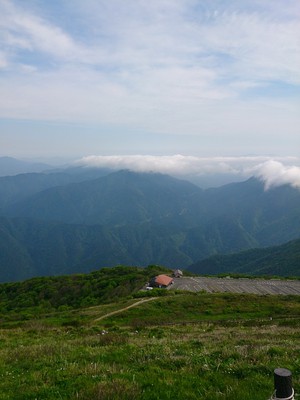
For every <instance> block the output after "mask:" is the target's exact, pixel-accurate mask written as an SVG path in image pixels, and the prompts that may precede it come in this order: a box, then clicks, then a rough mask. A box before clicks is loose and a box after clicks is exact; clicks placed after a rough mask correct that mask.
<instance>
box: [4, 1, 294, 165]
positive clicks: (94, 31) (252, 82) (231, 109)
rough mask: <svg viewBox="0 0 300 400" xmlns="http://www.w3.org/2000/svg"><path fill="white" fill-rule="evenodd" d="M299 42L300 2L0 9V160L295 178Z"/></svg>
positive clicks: (20, 4) (50, 4)
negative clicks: (268, 168)
mask: <svg viewBox="0 0 300 400" xmlns="http://www.w3.org/2000/svg"><path fill="white" fill-rule="evenodd" d="M299 38H300V3H299V0H285V1H282V0H272V1H270V0H243V1H240V0H222V1H221V0H151V1H149V0H147V1H146V0H109V1H108V0H84V1H82V0H72V1H71V0H51V1H48V0H26V1H24V0H0V156H13V157H19V158H20V157H23V158H38V157H39V158H45V159H46V158H47V159H51V158H54V157H56V158H61V159H63V158H65V159H81V158H82V159H83V160H84V162H87V161H88V162H95V158H92V157H98V163H102V164H103V162H104V161H107V163H111V160H112V157H119V159H120V157H121V158H122V159H123V161H124V160H125V161H126V160H127V162H129V163H130V162H131V161H132V157H136V159H137V158H139V159H143V160H144V161H143V163H146V162H148V161H149V160H152V161H153V160H156V163H157V162H158V161H157V160H159V164H160V165H164V166H165V167H166V166H167V165H168V164H166V162H167V159H168V160H173V162H175V160H177V161H176V162H177V164H176V165H177V167H176V168H178V167H179V168H180V166H182V162H181V161H178V160H182V159H184V160H185V162H187V163H189V166H190V168H195V162H193V160H194V158H196V159H198V160H200V161H199V162H198V163H196V164H197V166H198V167H197V168H202V167H203V166H204V164H205V168H208V166H209V165H211V164H214V163H216V162H217V164H214V165H219V166H220V165H222V162H223V161H224V160H225V161H226V160H227V161H228V160H231V161H229V164H230V168H231V167H232V165H233V164H234V168H235V165H236V163H238V162H242V163H243V166H244V167H243V168H244V169H245V168H248V167H249V165H248V164H249V160H251V162H250V164H251V166H250V167H251V168H255V165H262V162H267V163H269V164H268V165H271V164H270V162H271V163H273V164H272V165H273V167H274V168H275V169H276V167H275V164H274V163H280V165H281V166H282V167H283V168H293V167H295V168H296V167H300V101H299V100H300V90H299V88H300V39H299ZM130 157H131V158H130ZM92 160H93V161H92ZM103 160H104V161H103ZM130 160H131V161H130ZM201 160H202V161H201ZM203 160H204V161H205V160H206V161H207V162H206V163H204V161H203ZM245 160H246V162H244V161H245ZM256 161H257V163H256ZM154 164H155V163H154ZM225 164H226V163H225ZM139 165H140V164H139ZM151 165H153V163H152V164H151ZM223 165H224V163H223ZM226 165H227V164H226ZM201 166H202V167H201ZM277 166H278V165H277ZM250 167H249V168H250ZM203 168H204V167H203ZM154 169H155V168H154Z"/></svg>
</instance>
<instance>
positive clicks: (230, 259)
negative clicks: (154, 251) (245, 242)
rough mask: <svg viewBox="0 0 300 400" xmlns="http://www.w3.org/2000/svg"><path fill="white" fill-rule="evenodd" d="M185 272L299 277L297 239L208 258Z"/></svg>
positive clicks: (299, 255)
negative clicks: (277, 244)
mask: <svg viewBox="0 0 300 400" xmlns="http://www.w3.org/2000/svg"><path fill="white" fill-rule="evenodd" d="M187 269H188V270H189V271H192V272H195V273H198V274H220V273H243V274H248V275H272V274H273V275H278V276H300V239H299V240H293V241H291V242H288V243H286V244H283V245H281V246H273V247H268V248H263V249H253V250H247V251H242V252H239V253H236V254H228V255H216V256H212V257H209V258H208V259H205V260H202V261H199V262H197V263H194V264H192V265H191V266H190V267H188V268H187Z"/></svg>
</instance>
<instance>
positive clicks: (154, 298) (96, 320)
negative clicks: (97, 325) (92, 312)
mask: <svg viewBox="0 0 300 400" xmlns="http://www.w3.org/2000/svg"><path fill="white" fill-rule="evenodd" d="M157 298H158V297H149V298H147V299H142V300H139V301H137V302H135V303H133V304H130V306H127V307H124V308H120V309H119V310H115V311H112V312H110V313H108V314H104V315H102V316H101V317H99V318H96V319H95V320H94V322H98V321H101V320H102V319H104V318H107V317H110V316H111V315H115V314H119V313H121V312H123V311H126V310H129V309H130V308H133V307H137V306H139V305H140V304H143V303H146V302H148V301H151V300H156V299H157Z"/></svg>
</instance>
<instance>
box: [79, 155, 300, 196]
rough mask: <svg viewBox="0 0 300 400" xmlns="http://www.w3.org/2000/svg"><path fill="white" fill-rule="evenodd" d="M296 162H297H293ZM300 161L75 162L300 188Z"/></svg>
mask: <svg viewBox="0 0 300 400" xmlns="http://www.w3.org/2000/svg"><path fill="white" fill-rule="evenodd" d="M293 164H294V165H293ZM295 164H298V165H300V160H299V159H297V158H294V157H285V158H279V157H278V158H276V159H274V158H271V157H195V156H184V155H180V154H177V155H172V156H153V155H129V156H122V155H112V156H96V155H91V156H87V157H83V158H81V159H80V160H78V161H76V162H75V165H79V166H83V167H92V168H109V169H112V170H120V169H129V170H132V171H137V172H159V173H165V174H169V175H173V176H177V177H187V176H190V177H197V176H198V177H201V176H205V175H216V174H221V175H222V174H224V175H225V174H230V175H232V176H236V177H240V179H241V180H242V179H247V178H248V177H250V176H255V177H257V178H259V179H260V180H262V181H263V182H264V183H265V188H266V189H267V190H268V189H270V188H272V187H276V186H281V185H291V186H293V187H295V188H300V167H299V166H297V165H295Z"/></svg>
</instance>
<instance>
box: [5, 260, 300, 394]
mask: <svg viewBox="0 0 300 400" xmlns="http://www.w3.org/2000/svg"><path fill="white" fill-rule="evenodd" d="M161 271H162V269H159V268H157V267H149V268H147V269H144V270H141V269H136V268H124V267H118V268H113V269H104V270H101V271H96V272H94V273H92V274H88V275H86V276H84V275H79V276H78V275H77V276H73V277H59V278H38V279H32V280H29V281H26V282H22V283H15V284H2V285H0V290H1V292H0V293H1V295H0V304H1V307H2V309H1V315H0V321H1V328H0V374H1V376H2V377H3V379H1V380H0V398H1V399H3V400H4V399H5V400H6V399H7V400H8V399H14V400H27V399H28V400H29V399H43V400H57V399H63V400H67V399H68V400H73V399H81V400H91V399H93V400H94V399H95V400H100V399H101V400H112V399H113V400H132V399H136V400H158V399H160V400H164V399H166V400H168V399H177V400H186V399H191V400H196V399H197V400H198V399H199V398H204V399H208V398H209V399H213V400H221V399H225V400H231V399H243V400H253V399H255V400H265V399H267V398H269V397H270V396H271V394H272V393H273V370H274V369H275V368H277V367H278V366H281V367H285V368H288V369H290V370H291V371H292V372H293V384H294V388H295V390H296V393H299V390H300V379H299V376H300V364H299V362H298V361H299V357H300V346H299V343H300V342H299V328H300V325H299V315H300V302H299V296H256V295H239V294H229V293H225V294H207V293H201V292H200V293H183V292H175V291H166V290H159V289H158V290H153V291H149V292H140V293H139V292H138V291H137V289H138V286H140V284H141V283H142V282H144V280H145V279H146V278H148V277H149V276H150V275H152V274H155V273H158V272H161ZM146 293H147V295H149V296H150V297H142V296H143V294H146ZM95 304H98V305H95ZM90 305H92V306H90ZM87 306H88V307H87ZM270 333H271V334H270Z"/></svg>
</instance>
